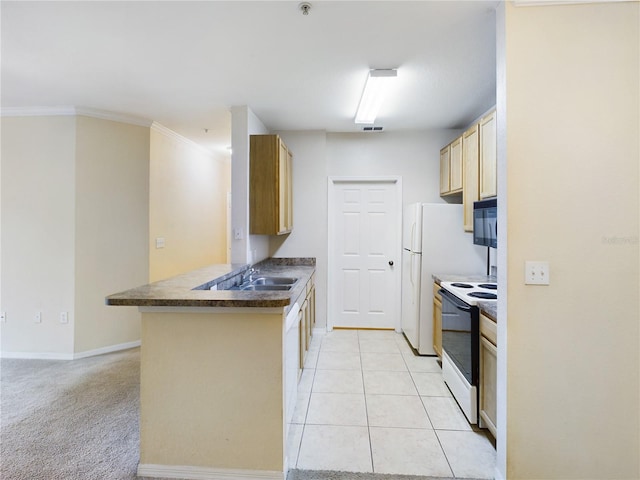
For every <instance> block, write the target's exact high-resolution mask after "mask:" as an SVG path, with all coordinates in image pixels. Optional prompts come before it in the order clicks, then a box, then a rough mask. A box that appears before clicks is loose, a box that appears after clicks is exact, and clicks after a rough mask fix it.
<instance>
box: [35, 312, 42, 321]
mask: <svg viewBox="0 0 640 480" xmlns="http://www.w3.org/2000/svg"><path fill="white" fill-rule="evenodd" d="M33 321H34V322H36V323H42V312H36V314H35V315H34V316H33Z"/></svg>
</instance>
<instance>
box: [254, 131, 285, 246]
mask: <svg viewBox="0 0 640 480" xmlns="http://www.w3.org/2000/svg"><path fill="white" fill-rule="evenodd" d="M292 159H293V156H292V154H291V152H290V151H289V149H288V148H287V146H286V145H285V143H284V142H283V141H282V139H281V138H280V137H279V136H278V135H251V138H250V154H249V161H250V166H249V170H250V172H249V230H250V233H252V234H260V235H282V234H285V233H290V232H291V230H292V229H293V207H292V200H293V198H292V197H293V195H292V182H291V164H292Z"/></svg>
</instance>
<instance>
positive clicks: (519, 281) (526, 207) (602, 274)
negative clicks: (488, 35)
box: [498, 2, 640, 479]
mask: <svg viewBox="0 0 640 480" xmlns="http://www.w3.org/2000/svg"><path fill="white" fill-rule="evenodd" d="M639 7H640V4H638V3H637V2H634V3H611V4H588V5H563V6H545V7H514V6H513V5H511V4H507V5H506V12H505V42H504V44H505V45H506V51H505V52H504V53H505V62H506V63H505V65H506V69H505V74H506V83H505V85H506V97H505V99H504V100H505V102H506V103H505V105H506V119H505V120H506V123H505V128H506V169H507V171H506V181H507V186H508V193H507V198H506V200H507V201H506V208H507V209H508V212H507V215H508V217H507V229H508V251H507V269H508V271H507V278H508V283H507V292H508V299H507V312H506V315H504V316H503V315H502V313H504V312H501V313H500V315H501V316H500V319H501V321H502V319H503V318H504V319H505V320H506V324H503V327H502V328H505V327H506V338H507V348H508V351H507V356H506V369H507V383H506V385H507V386H506V388H507V391H506V394H507V397H506V398H507V403H506V419H507V423H506V438H502V440H503V441H506V445H505V443H503V444H502V445H503V448H504V447H506V449H507V450H506V476H507V478H509V479H533V478H535V479H552V478H557V479H570V478H575V479H577V478H580V479H582V478H607V479H611V478H639V477H640V470H639V452H640V443H639V437H638V436H639V432H640V419H639V407H638V406H639V405H640V397H639V381H638V380H639V374H640V357H639V354H638V351H639V348H638V347H639V338H640V337H639V277H640V274H639V245H638V234H639V213H640V210H639V202H638V185H639V177H638V166H639V165H638V164H639V155H640V151H639V132H640V122H639V106H640V97H639V93H638V91H639V85H640V78H639V76H638V72H639V71H640V64H639V58H640V51H639V44H640V38H639V33H638V31H639V25H640V21H639V20H640V17H639ZM499 44H500V42H499ZM500 102H501V101H500V100H499V103H500ZM526 260H548V261H549V262H550V280H551V284H550V285H549V286H543V287H541V286H528V285H524V282H523V278H524V263H525V261H526ZM498 442H499V445H500V442H501V439H500V438H498ZM499 448H500V446H499Z"/></svg>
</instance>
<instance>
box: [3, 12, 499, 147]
mask: <svg viewBox="0 0 640 480" xmlns="http://www.w3.org/2000/svg"><path fill="white" fill-rule="evenodd" d="M311 3H312V9H311V12H310V13H309V15H307V16H303V15H302V13H301V11H300V10H299V8H298V4H299V1H297V0H296V1H256V2H248V1H227V2H219V1H199V2H188V1H176V2H168V1H142V2H128V1H120V2H118V1H110V2H52V1H46V2H7V1H2V4H1V10H0V14H1V16H2V25H1V27H2V30H1V40H2V46H1V48H2V50H1V54H2V57H1V67H2V76H1V81H2V84H1V102H2V107H3V108H4V107H47V106H49V107H54V106H76V107H89V108H95V109H102V110H109V111H114V112H119V113H124V114H129V115H134V116H138V117H143V118H146V119H150V120H155V121H157V122H159V123H161V124H162V125H164V126H166V127H168V128H170V129H172V130H174V131H176V132H178V133H180V134H182V135H184V136H185V137H187V138H190V139H192V140H194V141H196V142H198V143H200V144H202V145H203V146H205V147H207V148H210V149H213V150H216V151H220V152H224V151H225V148H226V147H227V146H228V145H230V143H231V114H230V113H229V108H230V107H232V106H236V105H248V106H249V107H250V108H251V109H252V110H253V111H254V112H255V113H256V115H257V116H258V117H259V118H260V119H261V120H262V121H263V123H264V124H265V125H266V126H267V127H268V128H270V129H272V130H327V131H330V132H353V131H358V130H359V128H358V127H357V126H356V125H354V123H353V117H354V115H355V110H356V107H357V105H358V101H359V97H360V93H361V91H362V88H363V86H364V82H365V79H366V75H367V71H368V69H369V68H397V69H398V81H397V87H396V89H395V91H394V92H393V93H392V94H391V95H390V96H389V97H388V98H387V100H386V102H385V104H384V105H383V108H382V111H381V113H380V115H379V117H378V121H377V122H376V124H377V125H382V126H384V127H385V130H386V131H392V130H422V129H432V128H462V127H464V126H466V125H467V124H468V123H470V122H471V121H473V120H474V119H475V118H477V117H478V116H479V115H481V114H482V113H483V112H485V111H486V110H488V109H489V108H490V107H491V106H492V105H493V104H494V103H495V83H496V82H495V72H496V62H495V7H496V5H497V4H498V1H496V0H493V1H469V2H466V1H464V2H463V1H456V0H453V1H408V2H404V1H324V0H312V1H311ZM205 129H209V133H205V131H204V130H205Z"/></svg>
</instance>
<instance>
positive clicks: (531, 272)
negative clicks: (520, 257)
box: [524, 261, 549, 285]
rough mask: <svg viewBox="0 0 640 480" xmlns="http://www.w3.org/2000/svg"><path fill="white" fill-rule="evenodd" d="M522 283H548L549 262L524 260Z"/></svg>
mask: <svg viewBox="0 0 640 480" xmlns="http://www.w3.org/2000/svg"><path fill="white" fill-rule="evenodd" d="M524 283H525V285H549V262H534V261H527V262H525V264H524Z"/></svg>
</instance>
